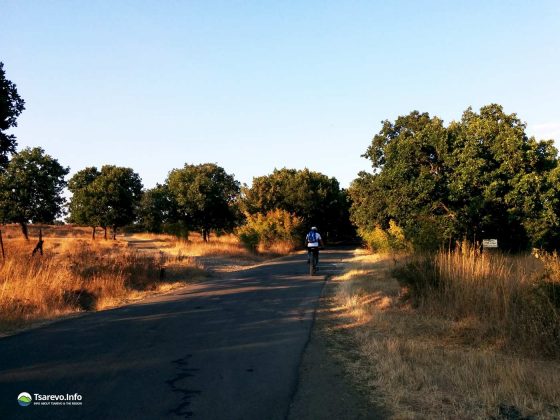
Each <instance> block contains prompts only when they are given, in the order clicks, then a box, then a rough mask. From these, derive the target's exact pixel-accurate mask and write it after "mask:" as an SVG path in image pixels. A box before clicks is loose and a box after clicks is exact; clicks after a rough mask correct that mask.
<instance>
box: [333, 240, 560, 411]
mask: <svg viewBox="0 0 560 420" xmlns="http://www.w3.org/2000/svg"><path fill="white" fill-rule="evenodd" d="M440 258H442V259H444V261H441V264H440V265H439V269H440V270H448V272H447V273H444V274H446V275H449V276H450V278H452V279H454V281H455V282H458V284H455V285H454V286H453V287H448V288H444V289H445V293H446V295H444V296H441V295H440V296H433V297H432V298H430V297H426V299H425V301H424V302H421V303H420V304H419V305H413V304H411V301H410V300H405V299H403V297H404V296H405V295H406V294H408V293H410V291H409V290H406V288H403V287H402V285H401V284H399V282H398V281H397V280H396V279H395V278H394V277H393V273H394V269H395V265H399V264H403V262H402V260H401V259H399V258H393V257H389V256H381V255H371V254H368V253H367V252H365V251H357V252H356V255H355V257H354V258H353V259H352V261H350V263H349V265H348V269H347V270H346V272H345V273H344V274H343V275H341V276H339V277H337V278H335V279H334V288H335V289H334V290H335V292H334V297H333V298H332V299H331V300H332V302H331V306H330V312H331V315H333V316H335V317H336V318H337V319H338V321H337V322H338V326H337V327H336V328H335V330H336V329H339V333H340V331H344V332H345V333H347V334H350V336H351V340H352V343H353V344H352V346H355V347H356V351H357V354H358V357H357V358H354V359H351V360H350V361H348V359H347V360H346V363H345V364H346V366H347V368H348V370H349V371H350V372H351V375H352V376H353V377H354V378H355V379H356V381H357V383H359V384H360V386H361V387H362V388H363V386H365V387H366V389H368V394H369V395H370V397H371V399H372V400H373V401H375V402H376V403H378V404H382V405H384V406H385V407H387V408H388V409H389V410H390V411H391V412H392V418H395V419H427V418H438V419H440V418H441V419H487V418H521V417H515V416H516V415H519V416H521V415H523V416H529V415H530V416H534V417H532V418H542V419H550V418H560V360H559V357H558V356H559V355H558V354H556V355H554V356H551V355H550V354H549V353H547V352H546V351H544V354H548V355H549V357H542V356H541V354H539V352H538V351H535V342H533V343H527V342H526V343H524V344H522V343H520V341H519V340H512V337H511V333H512V331H506V330H502V329H506V328H508V326H509V325H510V321H511V320H512V319H516V317H517V316H519V314H509V313H507V311H508V310H512V309H514V308H515V305H514V304H511V299H510V298H511V296H512V295H513V294H515V293H516V292H519V290H521V289H523V287H529V284H528V282H529V281H530V280H529V279H530V278H531V279H533V280H534V279H535V278H538V276H537V277H535V274H537V275H538V274H539V273H542V270H544V269H545V265H544V264H543V263H542V262H540V261H536V260H535V259H534V258H533V257H522V258H521V259H519V260H516V261H515V262H512V261H511V260H509V264H508V260H506V259H500V258H498V259H497V260H496V261H492V262H491V261H488V260H480V259H479V260H475V259H472V258H470V257H467V256H461V255H458V256H456V257H452V256H449V255H447V256H445V255H442V256H440ZM445 258H447V260H445ZM459 258H464V261H462V262H461V261H458V260H456V259H459ZM531 258H532V259H531ZM555 258H556V257H555ZM557 262H558V259H557V258H556V259H555V261H554V264H556V263H557ZM548 266H549V265H548ZM535 270H536V271H535ZM539 270H540V271H539ZM529 273H532V275H531V276H529ZM524 276H525V277H524ZM484 279H486V282H485V281H484ZM489 280H491V281H492V282H491V283H488V281H489ZM442 299H448V300H442ZM500 302H501V305H500ZM506 302H509V303H506ZM493 305H496V306H493ZM554 322H557V320H554ZM531 325H533V326H534V325H537V324H531V323H530V322H529V323H525V324H523V326H524V327H526V328H531ZM538 325H541V326H542V325H543V324H542V323H541V324H538ZM515 331H517V333H520V331H519V328H517V329H515ZM520 338H521V339H522V340H529V339H532V340H536V342H537V345H538V334H536V333H535V332H534V331H529V332H527V331H526V334H525V335H522V336H521V337H520ZM522 340H521V341H522ZM343 360H344V359H343ZM508 416H509V417H508Z"/></svg>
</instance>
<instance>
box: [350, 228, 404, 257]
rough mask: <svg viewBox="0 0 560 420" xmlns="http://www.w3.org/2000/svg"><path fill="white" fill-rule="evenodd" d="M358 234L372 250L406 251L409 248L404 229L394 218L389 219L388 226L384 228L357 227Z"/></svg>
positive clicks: (383, 251)
mask: <svg viewBox="0 0 560 420" xmlns="http://www.w3.org/2000/svg"><path fill="white" fill-rule="evenodd" d="M358 234H359V235H360V236H361V238H362V239H363V240H364V242H365V243H366V246H367V247H368V248H369V249H370V250H372V251H374V252H381V253H385V252H394V251H397V252H399V251H407V250H409V249H410V248H411V245H410V242H409V241H408V240H407V239H406V238H405V235H404V231H403V230H402V228H401V227H400V226H398V225H397V224H396V223H395V221H394V220H390V221H389V228H388V229H386V230H384V229H382V228H381V227H380V226H376V227H375V228H373V229H371V230H368V229H359V230H358Z"/></svg>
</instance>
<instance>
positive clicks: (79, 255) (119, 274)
mask: <svg viewBox="0 0 560 420" xmlns="http://www.w3.org/2000/svg"><path fill="white" fill-rule="evenodd" d="M57 230H60V231H62V232H63V234H62V235H61V236H60V237H56V236H55V235H53V234H51V235H48V236H47V235H44V237H45V245H44V255H43V256H41V255H38V254H37V255H35V256H32V255H31V250H32V249H33V247H34V246H35V242H36V241H35V240H34V238H32V239H31V240H30V241H25V240H24V239H22V238H20V237H19V235H18V236H16V237H15V238H10V237H8V238H6V236H4V239H5V240H4V247H5V251H6V260H5V261H1V260H0V332H4V333H6V332H10V331H14V330H17V329H20V328H22V327H25V326H26V325H29V324H32V323H35V322H38V321H44V320H49V319H54V318H57V317H60V316H63V315H67V314H70V313H74V312H79V311H83V310H101V309H105V308H109V307H113V306H117V305H120V304H123V303H125V302H129V301H131V300H137V299H141V298H143V297H145V296H147V295H150V294H153V293H160V292H164V291H167V290H170V289H173V288H176V287H179V286H181V285H184V284H185V281H193V280H198V279H201V278H203V277H204V276H205V274H204V271H203V270H202V269H201V268H199V267H198V266H197V264H196V263H195V262H194V261H193V260H192V259H189V258H186V257H177V256H172V255H168V254H165V253H161V252H149V253H146V252H141V251H139V250H136V249H129V247H128V243H127V242H125V241H122V240H118V241H104V240H97V241H91V240H88V239H82V238H80V237H79V236H78V234H76V233H75V234H68V228H67V229H64V230H62V229H59V228H57ZM78 233H79V231H78ZM84 233H85V232H84Z"/></svg>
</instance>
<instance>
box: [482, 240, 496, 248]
mask: <svg viewBox="0 0 560 420" xmlns="http://www.w3.org/2000/svg"><path fill="white" fill-rule="evenodd" d="M482 248H498V240H497V239H483V240H482Z"/></svg>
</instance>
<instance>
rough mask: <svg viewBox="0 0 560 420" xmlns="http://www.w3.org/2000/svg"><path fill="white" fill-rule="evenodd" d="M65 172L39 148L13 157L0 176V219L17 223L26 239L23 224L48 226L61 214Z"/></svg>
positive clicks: (25, 226)
mask: <svg viewBox="0 0 560 420" xmlns="http://www.w3.org/2000/svg"><path fill="white" fill-rule="evenodd" d="M68 172H69V169H68V168H64V167H63V166H61V165H60V163H58V161H57V160H56V159H54V158H53V157H51V156H49V155H47V154H45V151H44V150H43V149H41V148H39V147H35V148H33V149H31V148H26V149H24V150H22V151H21V152H19V153H18V154H16V155H15V156H14V157H13V158H12V160H11V161H10V162H9V163H8V166H7V167H6V170H5V171H4V172H3V173H1V174H0V218H1V219H2V222H3V223H18V224H19V225H20V226H21V229H22V233H23V235H24V236H25V238H26V239H28V233H27V224H28V223H30V222H32V223H51V222H53V221H54V219H55V218H56V217H58V216H59V215H61V214H62V212H63V205H64V203H65V199H64V198H63V197H62V190H63V189H64V187H65V186H66V182H65V181H64V177H65V176H66V175H67V174H68Z"/></svg>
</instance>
